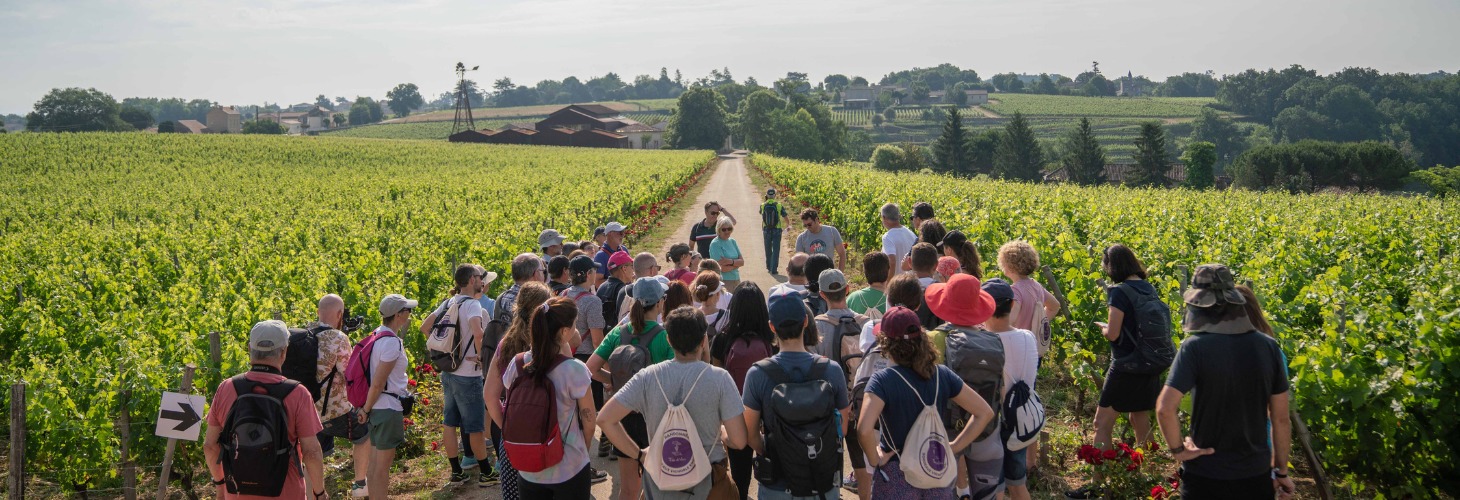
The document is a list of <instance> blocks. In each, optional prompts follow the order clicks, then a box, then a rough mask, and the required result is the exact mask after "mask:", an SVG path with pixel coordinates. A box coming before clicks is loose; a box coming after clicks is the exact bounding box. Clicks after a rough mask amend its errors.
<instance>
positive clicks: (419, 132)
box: [320, 108, 669, 141]
mask: <svg viewBox="0 0 1460 500" xmlns="http://www.w3.org/2000/svg"><path fill="white" fill-rule="evenodd" d="M554 109H556V108H554ZM624 116H626V117H628V118H631V119H634V120H638V121H639V122H640V123H643V124H645V125H653V124H655V123H659V122H662V121H666V120H668V119H669V114H668V113H667V112H645V113H625V114H624ZM546 117H547V115H539V116H522V117H514V118H512V119H481V118H478V119H476V120H475V123H476V127H477V130H485V129H497V128H501V127H502V126H504V125H506V124H508V123H535V122H537V121H538V120H541V119H543V118H546ZM451 125H452V121H451V120H447V121H434V122H420V121H418V122H409V123H377V124H374V125H365V126H362V127H352V128H347V129H344V130H340V131H332V132H324V133H322V134H320V135H325V136H329V137H356V138H367V139H430V140H443V141H444V140H446V138H447V137H450V136H451Z"/></svg>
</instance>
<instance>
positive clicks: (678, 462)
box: [663, 429, 695, 476]
mask: <svg viewBox="0 0 1460 500" xmlns="http://www.w3.org/2000/svg"><path fill="white" fill-rule="evenodd" d="M663 454H664V468H663V471H664V473H665V474H669V475H671V476H683V475H685V474H689V473H690V472H694V469H695V468H694V449H693V448H691V445H690V441H689V436H688V433H686V432H685V431H684V430H683V429H671V430H670V431H669V433H668V434H666V435H665V436H664V451H663Z"/></svg>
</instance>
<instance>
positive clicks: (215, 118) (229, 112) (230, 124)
mask: <svg viewBox="0 0 1460 500" xmlns="http://www.w3.org/2000/svg"><path fill="white" fill-rule="evenodd" d="M204 119H205V120H207V122H208V131H209V132H211V133H215V134H237V133H241V132H243V115H242V114H241V113H239V112H238V110H237V109H235V108H234V107H233V106H227V107H224V106H213V109H210V110H208V115H207V116H206V117H205V118H204Z"/></svg>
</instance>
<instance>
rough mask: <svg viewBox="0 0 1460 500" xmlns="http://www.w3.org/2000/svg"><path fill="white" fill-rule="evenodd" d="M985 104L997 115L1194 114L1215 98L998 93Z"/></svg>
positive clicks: (1146, 115)
mask: <svg viewBox="0 0 1460 500" xmlns="http://www.w3.org/2000/svg"><path fill="white" fill-rule="evenodd" d="M990 97H992V98H993V100H992V101H990V102H989V104H986V105H985V107H987V108H989V109H990V110H993V111H994V112H995V113H998V114H1001V115H1006V116H1007V115H1012V114H1014V113H1016V112H1018V113H1024V114H1025V115H1027V116H1070V117H1081V116H1088V117H1091V118H1093V117H1097V116H1105V117H1133V118H1195V117H1196V116H1197V115H1200V114H1201V108H1202V107H1204V106H1206V105H1208V104H1212V103H1214V102H1216V100H1215V99H1212V98H1207V97H1081V96H1062V95H1040V94H1010V93H999V94H995V95H992V96H990Z"/></svg>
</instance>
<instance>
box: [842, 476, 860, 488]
mask: <svg viewBox="0 0 1460 500" xmlns="http://www.w3.org/2000/svg"><path fill="white" fill-rule="evenodd" d="M842 487H843V488H846V489H849V490H852V491H857V475H856V474H847V477H846V478H845V479H842Z"/></svg>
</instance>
